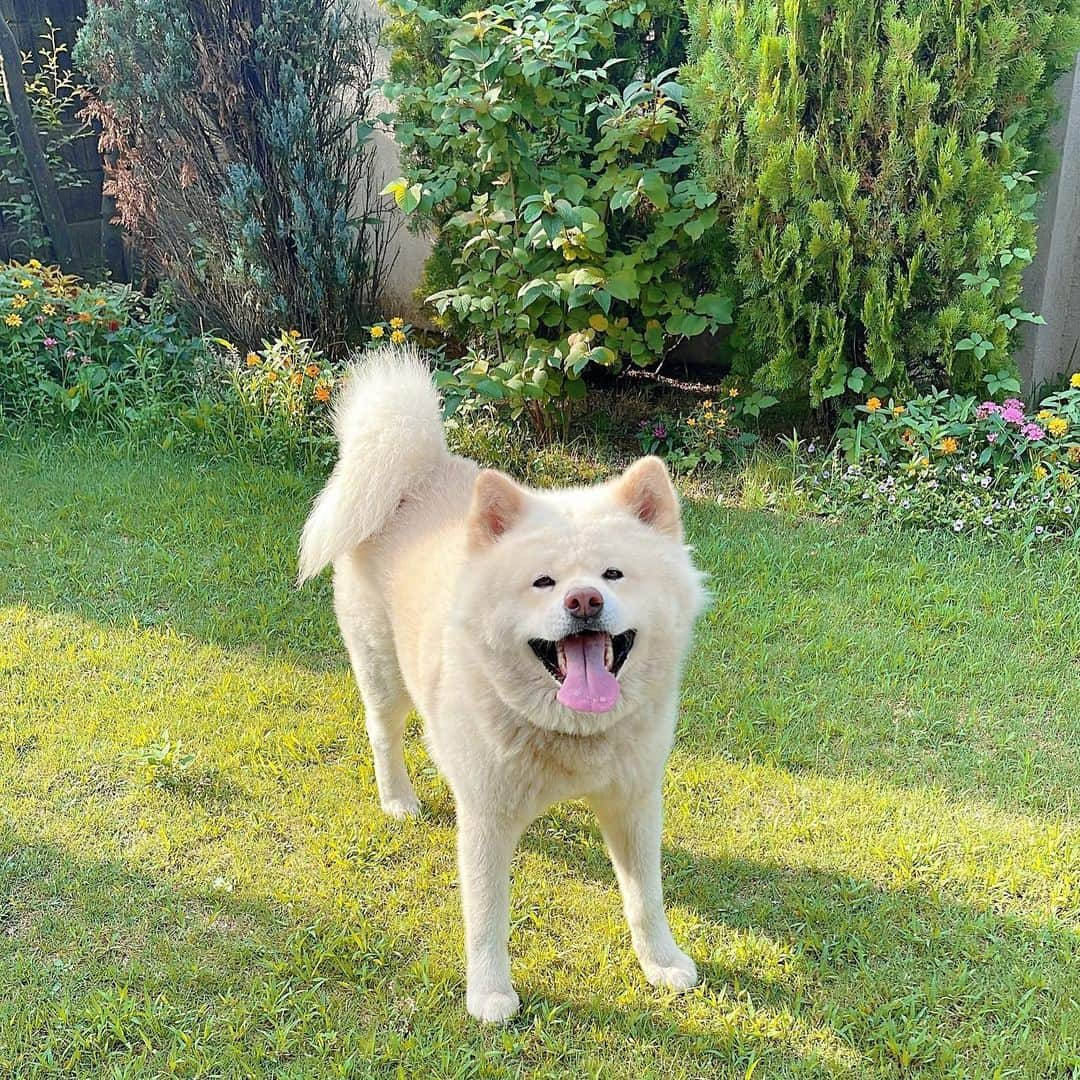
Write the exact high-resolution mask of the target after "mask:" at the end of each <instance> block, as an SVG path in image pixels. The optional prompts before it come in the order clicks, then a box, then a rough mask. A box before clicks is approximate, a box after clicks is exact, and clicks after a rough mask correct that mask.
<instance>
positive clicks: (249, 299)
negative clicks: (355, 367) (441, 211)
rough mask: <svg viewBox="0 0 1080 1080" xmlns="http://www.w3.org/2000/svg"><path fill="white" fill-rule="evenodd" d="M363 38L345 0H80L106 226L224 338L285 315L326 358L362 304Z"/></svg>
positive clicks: (369, 191) (363, 23) (249, 336)
mask: <svg viewBox="0 0 1080 1080" xmlns="http://www.w3.org/2000/svg"><path fill="white" fill-rule="evenodd" d="M375 36H376V35H375V33H374V30H373V27H372V25H371V24H370V23H369V22H368V21H367V20H365V19H364V18H362V17H358V16H356V15H355V14H354V6H353V5H352V4H351V3H349V2H347V0H236V2H225V0H209V2H207V3H198V4H194V3H174V2H171V0H90V3H89V5H88V14H87V18H86V22H85V24H84V26H83V28H82V30H81V31H80V34H79V39H78V44H77V47H76V58H77V60H78V62H79V63H80V64H81V65H82V66H83V67H84V68H85V69H86V70H87V71H88V72H89V73H90V74H91V76H92V77H93V79H94V81H95V83H96V85H97V87H98V97H97V98H96V99H95V100H93V101H92V102H91V105H90V107H89V110H88V111H89V113H90V115H91V116H92V117H93V118H94V119H95V120H97V121H98V122H100V124H101V125H102V129H103V137H102V146H103V149H104V150H105V151H106V154H107V161H108V162H109V165H108V169H109V176H108V183H109V190H110V191H111V192H112V193H114V194H115V196H116V204H117V211H118V214H119V217H120V220H121V223H122V224H123V225H124V226H125V227H126V228H127V229H128V230H129V231H130V232H131V233H132V234H133V235H134V237H135V238H136V240H137V242H138V245H139V247H140V249H141V251H142V252H143V253H144V255H145V256H146V257H147V258H148V260H149V261H150V263H151V265H152V266H153V267H154V268H155V269H156V270H157V271H158V272H159V273H160V274H161V275H162V276H164V277H165V278H167V279H168V280H169V281H171V282H172V283H173V284H174V286H175V287H176V289H177V290H178V291H179V293H180V294H181V295H182V296H184V297H185V298H187V299H189V300H190V301H192V302H193V303H194V306H195V307H196V308H197V309H198V310H199V312H200V315H203V316H205V317H206V318H207V320H208V321H209V322H210V323H211V324H212V325H215V326H218V327H220V328H221V329H222V330H223V332H224V333H225V334H226V336H228V337H230V338H232V339H233V340H235V341H239V342H242V343H244V344H250V343H252V342H255V341H258V340H259V339H260V338H261V337H263V336H265V335H266V334H268V333H270V332H271V331H272V329H273V328H274V327H277V326H283V325H284V326H295V327H298V328H299V329H300V330H301V331H302V332H303V333H304V334H305V335H307V336H314V335H316V334H317V335H318V336H319V338H320V341H322V342H323V344H324V345H325V346H326V347H327V348H328V349H331V350H333V351H335V352H337V351H340V350H343V348H344V346H345V343H346V341H347V340H348V338H349V336H350V333H351V332H354V331H355V330H356V329H357V328H358V326H359V325H361V324H362V322H363V321H364V320H365V319H367V318H370V316H371V313H372V311H373V309H374V307H375V304H376V298H377V294H378V290H379V287H380V286H381V284H382V280H383V277H384V275H385V273H386V272H387V269H388V267H387V261H386V241H387V221H388V218H387V216H386V215H387V212H388V211H389V209H390V207H389V206H388V204H386V202H385V200H380V198H379V195H378V192H377V190H376V185H375V184H374V180H373V178H372V177H373V174H372V161H373V156H374V148H373V146H372V143H371V140H370V138H369V136H370V134H371V124H370V122H368V114H369V112H370V111H371V104H372V103H371V95H372V87H373V77H374V70H375Z"/></svg>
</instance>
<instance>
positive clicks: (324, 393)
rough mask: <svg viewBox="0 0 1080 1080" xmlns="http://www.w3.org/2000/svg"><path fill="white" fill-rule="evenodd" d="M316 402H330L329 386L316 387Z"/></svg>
mask: <svg viewBox="0 0 1080 1080" xmlns="http://www.w3.org/2000/svg"><path fill="white" fill-rule="evenodd" d="M315 400H316V401H329V400H330V387H329V386H316V387H315Z"/></svg>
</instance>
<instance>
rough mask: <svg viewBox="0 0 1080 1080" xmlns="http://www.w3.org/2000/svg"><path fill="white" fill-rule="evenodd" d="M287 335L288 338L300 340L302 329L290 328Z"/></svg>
mask: <svg viewBox="0 0 1080 1080" xmlns="http://www.w3.org/2000/svg"><path fill="white" fill-rule="evenodd" d="M285 336H286V337H288V338H292V339H293V341H299V340H300V331H299V330H288V331H286V333H285Z"/></svg>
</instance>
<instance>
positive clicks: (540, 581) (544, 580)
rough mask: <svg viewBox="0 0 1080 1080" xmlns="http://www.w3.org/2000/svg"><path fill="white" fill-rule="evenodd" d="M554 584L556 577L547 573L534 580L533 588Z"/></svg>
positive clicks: (542, 587) (547, 587)
mask: <svg viewBox="0 0 1080 1080" xmlns="http://www.w3.org/2000/svg"><path fill="white" fill-rule="evenodd" d="M620 576H621V575H620ZM554 584H555V579H554V578H549V577H548V576H547V574H545V575H544V576H543V577H538V578H537V579H536V580H535V581H534V582H533V588H534V589H550V588H551V587H552V586H553V585H554Z"/></svg>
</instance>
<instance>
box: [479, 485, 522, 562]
mask: <svg viewBox="0 0 1080 1080" xmlns="http://www.w3.org/2000/svg"><path fill="white" fill-rule="evenodd" d="M524 510H525V492H524V491H523V490H522V489H521V487H520V486H519V485H517V484H515V483H514V481H513V480H511V479H510V477H509V476H507V475H506V474H505V473H501V472H499V471H498V470H497V469H485V470H484V471H483V472H482V473H481V474H480V475H479V476H478V477H477V478H476V483H475V484H474V485H473V497H472V506H471V507H470V508H469V519H468V521H469V544H470V546H471V547H473V548H481V547H486V546H487V545H488V544H493V543H495V541H497V540H498V539H499V538H500V537H501V536H502V535H503V534H504V533H505V532H506V530H507V529H509V528H510V527H511V526H512V525H513V524H514V522H515V521H517V519H518V518H519V517H521V515H522V513H523V512H524Z"/></svg>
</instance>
